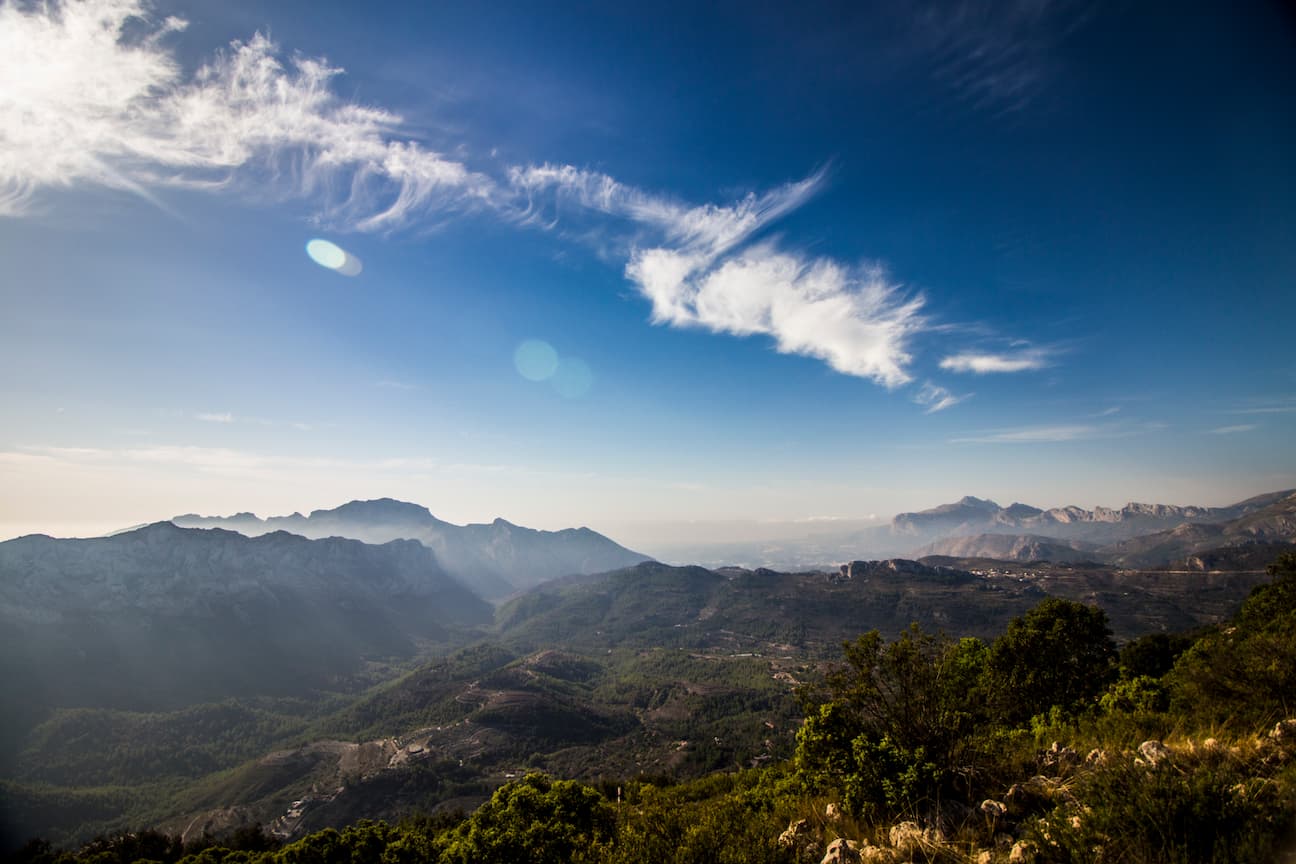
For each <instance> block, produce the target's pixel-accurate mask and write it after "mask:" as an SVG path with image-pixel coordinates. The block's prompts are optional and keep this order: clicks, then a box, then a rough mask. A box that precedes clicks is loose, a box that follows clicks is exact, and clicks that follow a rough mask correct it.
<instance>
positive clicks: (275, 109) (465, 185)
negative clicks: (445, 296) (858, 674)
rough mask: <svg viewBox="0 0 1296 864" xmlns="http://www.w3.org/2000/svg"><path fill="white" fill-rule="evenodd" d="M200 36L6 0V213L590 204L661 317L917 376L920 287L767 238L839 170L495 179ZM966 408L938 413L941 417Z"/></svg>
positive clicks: (1001, 367) (870, 375) (378, 215)
mask: <svg viewBox="0 0 1296 864" xmlns="http://www.w3.org/2000/svg"><path fill="white" fill-rule="evenodd" d="M3 2H4V0H0V3H3ZM184 26H185V22H183V21H181V20H179V19H176V18H166V19H163V20H158V17H157V16H152V15H151V13H150V7H149V6H148V4H147V2H146V0H63V2H62V3H49V4H36V3H31V4H17V3H7V4H4V5H0V215H4V214H9V215H16V214H20V213H23V212H25V211H26V210H27V209H28V208H29V207H30V206H32V204H33V203H34V199H35V198H36V196H37V194H38V193H40V192H42V191H45V190H48V189H50V188H54V187H66V186H74V185H91V186H99V187H108V188H114V189H124V190H130V191H134V192H137V193H139V194H142V195H146V196H147V195H150V194H151V193H152V192H153V191H155V190H157V189H161V188H168V187H190V188H194V187H199V188H211V189H219V188H225V187H231V186H234V187H238V188H240V189H243V190H245V191H248V192H251V191H252V190H263V189H265V190H269V194H271V195H277V196H297V197H301V198H304V199H306V200H307V201H309V202H310V205H311V206H312V207H313V208H314V209H315V210H316V215H317V216H318V217H320V218H321V219H322V220H324V221H326V222H330V223H334V224H337V225H339V226H344V227H348V228H351V229H354V230H361V231H374V230H386V229H392V228H397V227H400V226H404V225H408V224H410V223H412V222H414V221H415V220H416V219H417V218H419V217H420V216H423V215H426V214H428V213H429V212H431V211H438V210H447V209H455V210H468V209H475V208H485V209H489V210H490V211H491V212H493V213H495V214H496V215H497V216H500V217H502V218H507V219H512V220H514V221H517V222H519V223H523V224H528V223H533V224H538V225H547V226H551V225H554V224H556V222H557V221H558V219H559V217H560V214H563V213H564V212H565V211H568V210H570V209H571V208H572V207H575V208H576V209H577V210H578V212H584V213H585V214H595V215H599V216H602V217H604V219H603V222H604V223H606V222H607V221H608V220H607V218H606V217H611V218H612V219H613V220H623V221H624V222H626V223H628V224H629V226H630V228H631V231H630V232H629V233H630V240H629V242H628V246H627V247H625V248H624V250H623V251H624V258H623V260H625V261H626V264H625V275H626V277H627V278H628V279H629V280H630V281H631V282H632V283H633V284H634V286H635V287H636V288H637V290H638V291H639V292H640V293H641V294H642V295H643V296H644V297H645V298H646V299H647V300H648V301H649V302H650V303H651V307H652V308H651V318H652V320H653V321H654V322H655V323H660V324H666V325H669V326H672V327H700V328H704V329H707V330H710V331H712V332H717V333H728V334H732V335H736V336H752V335H764V336H769V337H770V338H772V339H773V341H774V345H775V347H776V349H777V350H778V351H780V352H781V353H785V354H796V355H801V356H806V357H813V358H816V359H819V360H822V361H824V362H825V363H827V364H828V365H829V366H830V367H831V368H833V369H835V370H837V371H838V372H841V373H843V374H847V375H854V376H858V377H862V378H866V379H869V380H872V381H874V382H876V383H878V384H880V385H882V386H884V387H887V388H895V387H898V386H900V385H903V384H906V383H908V382H909V381H911V380H912V379H911V375H910V373H909V371H908V366H909V365H910V363H911V360H912V357H911V354H910V350H909V345H910V342H911V338H912V337H913V336H914V335H915V334H916V333H918V332H920V331H922V330H924V329H925V328H927V327H928V323H927V321H926V320H925V318H924V317H923V316H922V315H921V314H920V313H921V311H922V309H923V306H924V299H923V297H922V296H921V295H917V294H912V293H907V292H905V291H904V290H903V289H902V287H901V286H899V285H897V284H895V283H893V282H891V281H889V280H888V279H887V278H886V277H885V275H884V274H883V273H882V271H881V270H879V269H876V268H870V267H864V266H852V265H849V264H843V263H841V262H838V261H835V260H832V259H830V258H826V257H814V256H809V255H805V254H803V253H800V252H797V251H795V250H791V251H789V250H786V249H782V248H779V247H778V246H776V244H775V243H774V242H772V241H770V240H768V239H767V240H765V241H763V242H758V243H756V244H755V245H753V244H752V241H753V239H754V238H755V235H756V234H757V232H759V231H760V230H762V229H763V228H765V227H766V226H768V225H770V224H771V223H772V222H773V221H774V220H776V219H778V218H780V217H781V216H783V215H785V214H787V213H789V212H791V211H793V210H795V209H796V208H798V207H800V206H802V205H803V204H804V203H805V202H806V201H807V200H809V198H810V197H811V196H813V195H814V194H815V193H816V192H817V191H818V190H819V189H820V188H822V186H823V184H824V182H825V176H826V172H825V171H822V170H821V171H818V172H816V173H813V174H811V175H810V176H808V177H806V178H804V179H802V180H798V181H795V182H790V183H786V184H783V185H781V186H778V187H776V188H774V189H771V190H769V191H767V192H764V193H763V194H757V193H751V194H748V195H746V196H743V197H741V198H739V199H738V200H736V201H734V202H731V203H728V204H714V203H704V204H700V205H699V204H689V203H683V202H681V201H679V200H676V199H673V198H671V197H669V196H664V195H657V194H653V193H650V192H646V191H644V190H641V189H637V188H635V187H633V186H629V185H626V184H624V183H621V182H619V181H618V180H616V179H614V178H612V177H610V176H608V175H606V174H602V173H599V172H595V171H589V170H586V169H581V168H577V167H574V166H571V165H553V164H545V165H538V166H526V167H504V166H498V165H496V166H495V168H494V169H493V172H494V173H493V174H491V173H483V171H477V170H473V169H470V168H469V167H468V166H467V165H466V164H465V162H463V161H459V160H457V159H451V158H448V157H446V156H443V155H441V154H439V153H437V152H435V151H433V150H431V149H428V148H427V147H425V146H424V145H423V144H421V143H418V142H416V141H414V140H410V139H408V138H404V137H402V136H401V131H402V128H403V125H402V119H401V117H400V116H399V115H397V114H395V113H393V112H391V111H389V110H386V109H384V108H381V107H373V106H365V105H361V104H357V103H355V102H351V101H348V100H345V99H342V98H340V97H339V96H338V95H337V94H336V93H335V92H334V89H333V86H334V81H335V79H336V77H337V76H338V75H339V74H340V73H341V70H340V69H337V68H335V67H333V66H331V65H329V64H328V63H327V62H326V61H325V60H322V59H312V58H307V57H301V56H297V55H293V56H292V57H290V58H288V59H285V58H284V57H283V55H282V53H281V52H280V50H279V48H278V46H276V45H275V44H274V43H273V42H271V41H270V40H269V39H268V38H267V37H265V36H264V35H261V34H256V35H254V36H253V37H252V38H250V39H248V40H247V41H241V42H234V43H231V44H230V45H229V46H228V48H227V49H226V50H225V51H223V52H221V53H219V54H217V55H216V56H215V57H214V58H213V59H212V60H211V61H210V62H208V63H207V64H205V65H203V66H202V67H201V68H199V69H198V70H197V71H196V72H194V73H192V74H187V73H185V72H184V70H183V69H182V68H181V66H180V64H179V63H178V62H177V61H176V59H175V57H174V53H173V51H172V50H171V49H170V48H169V47H168V46H167V44H166V43H167V42H168V38H169V37H170V36H171V35H172V34H173V33H174V32H176V31H178V30H181V29H183V28H184ZM601 228H602V229H606V224H604V225H603V226H601ZM599 233H601V234H606V233H607V232H606V230H600V232H599ZM947 364H952V365H947ZM1043 365H1045V363H1044V355H1043V353H1042V352H1040V351H1038V350H1035V351H1024V352H1019V353H1017V354H1013V355H974V354H965V355H957V356H955V357H948V358H946V359H945V361H943V362H942V366H945V368H950V369H955V370H956V371H964V370H965V369H966V370H967V371H977V372H985V371H1018V370H1021V369H1027V368H1039V367H1041V366H1043ZM958 398H963V397H958ZM951 399H954V400H955V401H957V399H956V398H955V397H952V396H950V395H949V394H948V393H946V394H945V395H943V396H940V397H939V398H933V399H931V400H930V401H927V402H923V403H921V404H925V405H928V406H929V410H931V411H937V410H941V409H943V408H945V407H948V406H949V405H952V404H954V401H949V400H951ZM214 417H215V415H212V416H211V417H207V418H204V419H212V420H214ZM231 419H233V418H231ZM219 422H226V421H219Z"/></svg>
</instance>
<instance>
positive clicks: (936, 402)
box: [913, 381, 972, 414]
mask: <svg viewBox="0 0 1296 864" xmlns="http://www.w3.org/2000/svg"><path fill="white" fill-rule="evenodd" d="M971 398H972V394H971V393H964V394H963V395H962V396H955V395H954V394H953V393H951V392H950V391H949V390H948V389H946V388H944V387H941V386H940V385H938V384H933V383H931V382H930V381H927V382H924V383H923V385H922V387H920V388H918V392H917V393H915V394H914V397H913V401H914V402H915V403H916V404H918V405H925V406H927V411H926V412H925V413H927V414H935V413H936V412H937V411H944V410H945V409H946V408H952V407H953V406H955V405H957V404H958V403H960V402H962V401H964V400H965V399H971Z"/></svg>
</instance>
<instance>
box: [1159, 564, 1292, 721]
mask: <svg viewBox="0 0 1296 864" xmlns="http://www.w3.org/2000/svg"><path fill="white" fill-rule="evenodd" d="M1268 569H1269V574H1270V575H1271V576H1273V581H1272V582H1269V583H1268V584H1265V585H1260V586H1257V587H1256V588H1255V589H1254V590H1253V591H1252V592H1251V596H1249V597H1248V598H1247V600H1246V602H1245V603H1243V604H1242V608H1241V610H1240V611H1239V612H1238V614H1237V615H1236V616H1234V618H1233V620H1232V621H1231V622H1230V623H1229V625H1228V626H1225V627H1223V628H1221V629H1219V630H1217V631H1215V632H1213V633H1210V634H1208V635H1206V636H1203V637H1202V638H1201V639H1199V640H1198V641H1197V643H1196V644H1195V645H1193V647H1192V648H1190V649H1188V650H1187V651H1186V652H1184V654H1183V655H1182V656H1181V657H1180V658H1179V661H1178V662H1177V663H1176V664H1175V668H1174V669H1173V670H1172V671H1171V672H1170V674H1169V675H1168V676H1167V680H1168V681H1169V682H1170V684H1171V687H1172V690H1173V693H1174V703H1175V704H1176V705H1177V707H1178V708H1179V710H1181V711H1183V712H1185V713H1188V714H1193V715H1196V716H1198V717H1200V718H1201V719H1204V720H1207V721H1210V722H1216V723H1223V722H1228V721H1230V720H1231V721H1236V722H1239V723H1240V724H1242V725H1243V726H1247V727H1251V726H1254V725H1257V724H1260V723H1264V722H1271V721H1273V720H1274V719H1284V718H1287V717H1290V716H1292V715H1293V714H1296V554H1292V553H1287V554H1285V555H1283V556H1281V557H1280V558H1279V559H1278V560H1277V561H1276V562H1274V563H1273V564H1271V565H1269V568H1268Z"/></svg>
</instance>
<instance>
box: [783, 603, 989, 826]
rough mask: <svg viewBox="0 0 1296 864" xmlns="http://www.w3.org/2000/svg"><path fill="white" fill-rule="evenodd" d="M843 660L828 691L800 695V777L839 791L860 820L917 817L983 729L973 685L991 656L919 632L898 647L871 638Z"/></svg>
mask: <svg viewBox="0 0 1296 864" xmlns="http://www.w3.org/2000/svg"><path fill="white" fill-rule="evenodd" d="M844 651H845V659H846V663H845V665H844V666H843V667H842V668H840V669H838V670H837V671H835V672H833V673H832V674H830V675H829V676H828V677H827V679H826V681H825V685H826V689H825V690H824V691H819V692H809V691H807V692H804V693H803V694H802V701H803V703H804V707H805V712H806V721H805V723H804V724H803V725H802V727H801V730H800V732H799V733H798V734H797V756H796V759H797V767H798V770H799V771H800V772H801V774H802V776H803V777H804V778H805V779H807V780H809V781H810V782H811V784H812V785H813V784H816V783H821V782H825V781H827V782H829V783H831V784H833V785H836V786H839V787H840V788H841V789H842V791H843V793H844V797H845V802H844V803H845V804H846V805H847V806H848V807H849V808H850V809H852V810H853V811H855V812H857V813H860V812H863V811H865V810H870V809H874V808H884V809H886V810H889V811H893V812H895V811H912V810H915V809H917V808H919V807H920V806H922V805H924V804H927V803H931V802H934V801H935V800H937V799H939V797H940V794H941V792H942V789H943V787H944V786H945V785H947V783H948V782H949V781H950V780H951V779H952V778H953V776H954V774H955V772H956V771H957V769H959V768H960V767H962V766H963V764H964V763H965V761H966V760H967V758H968V755H969V754H968V750H969V749H970V748H971V746H972V743H973V741H974V737H975V734H976V730H977V724H978V721H980V720H981V719H983V715H982V713H981V711H980V707H979V706H980V705H981V704H982V700H981V699H980V698H978V692H977V691H978V683H977V682H978V680H979V679H980V677H981V672H982V666H983V664H984V659H985V646H984V645H983V644H982V643H981V642H980V641H978V640H976V639H964V640H962V641H961V642H953V641H951V640H949V639H945V638H942V637H937V636H933V635H931V634H928V633H924V632H923V631H922V629H921V628H920V627H918V625H917V624H914V625H912V626H911V627H910V628H909V629H908V630H907V631H905V632H904V633H903V634H902V635H901V636H900V638H899V639H896V640H895V641H894V642H889V643H888V642H886V641H885V640H884V639H883V638H882V636H881V634H879V633H878V632H877V631H876V630H874V631H872V632H870V633H866V634H865V635H863V636H861V637H859V639H857V640H856V641H854V642H848V643H846V644H845V645H844Z"/></svg>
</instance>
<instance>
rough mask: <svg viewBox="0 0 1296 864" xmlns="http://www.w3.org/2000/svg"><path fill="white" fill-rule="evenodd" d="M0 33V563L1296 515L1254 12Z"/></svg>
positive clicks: (247, 20) (317, 20)
mask: <svg viewBox="0 0 1296 864" xmlns="http://www.w3.org/2000/svg"><path fill="white" fill-rule="evenodd" d="M384 8H385V10H389V11H386V14H383V15H373V14H361V13H360V12H359V11H358V10H352V9H349V8H348V7H337V8H333V7H328V6H320V5H319V4H307V3H305V2H297V0H289V2H283V3H276V4H273V5H267V4H258V3H253V2H250V0H231V2H228V3H222V4H216V5H215V6H213V5H212V4H199V3H193V2H186V0H178V2H164V0H158V2H153V3H145V2H142V0H79V2H63V3H51V4H35V3H27V2H14V0H5V2H0V261H2V262H3V271H2V273H0V303H2V304H3V309H4V314H3V315H0V369H2V370H3V373H0V399H3V405H4V408H3V415H2V416H3V423H0V488H3V489H4V490H5V491H4V494H3V495H0V539H2V538H6V537H11V536H17V535H19V534H24V533H33V532H43V533H51V534H56V535H95V534H100V533H103V532H105V531H110V530H115V529H120V528H124V527H127V526H129V525H133V524H138V523H140V522H148V521H156V520H159V519H165V518H168V517H170V516H173V515H176V514H179V513H186V512H198V513H203V514H209V515H211V514H229V513H233V512H236V511H254V512H256V513H258V514H260V515H262V516H268V515H277V514H285V513H290V512H293V511H302V512H307V511H309V510H313V509H320V508H328V507H334V506H337V505H338V504H341V503H343V502H345V501H347V500H352V499H366V498H378V497H393V498H399V499H402V500H407V501H412V502H416V503H419V504H422V505H424V506H427V507H428V508H429V509H430V510H431V511H432V512H433V513H434V514H435V515H437V516H438V517H440V518H442V519H446V520H448V521H452V522H456V523H460V524H462V523H466V522H486V521H490V520H492V519H493V518H495V517H497V516H498V517H503V518H506V519H508V520H509V521H512V522H515V523H517V524H523V525H527V526H531V527H537V528H550V529H553V528H562V527H568V526H576V525H588V526H590V527H592V528H595V529H596V530H599V531H602V532H603V533H606V534H608V535H609V536H611V537H613V538H614V539H616V540H618V541H619V542H623V543H625V544H627V545H629V546H632V547H643V548H644V550H645V551H649V552H650V553H651V548H652V546H653V544H657V543H665V542H669V541H670V540H671V539H672V538H674V539H684V538H689V537H694V536H697V537H701V536H702V535H705V537H706V538H708V539H714V540H723V539H727V538H734V539H742V540H753V541H756V540H760V539H762V538H766V539H768V538H774V537H784V536H795V534H796V532H800V531H802V530H803V529H804V532H805V533H813V532H819V531H827V530H830V529H829V528H828V527H826V526H837V525H863V524H877V523H880V522H882V521H884V520H886V519H888V518H890V516H891V515H893V514H894V513H897V512H901V511H908V510H920V509H924V508H928V507H932V506H935V505H938V504H941V503H946V502H949V501H954V500H957V499H958V498H961V497H962V496H964V495H975V496H978V497H985V498H993V499H995V500H997V501H999V502H1000V503H1002V504H1008V503H1011V502H1013V501H1022V502H1025V503H1029V504H1032V505H1035V506H1040V507H1054V506H1063V505H1068V504H1077V505H1081V506H1084V507H1093V506H1095V505H1103V506H1108V507H1119V506H1121V505H1123V504H1124V503H1126V502H1128V501H1141V502H1148V503H1168V504H1198V505H1223V504H1228V503H1232V502H1234V501H1238V500H1241V499H1244V498H1246V497H1249V496H1251V495H1255V494H1258V493H1262V492H1268V491H1273V490H1277V489H1284V488H1291V487H1293V486H1296V455H1294V454H1296V451H1294V450H1293V448H1292V446H1291V442H1292V441H1293V440H1296V357H1293V355H1292V353H1291V351H1290V349H1289V345H1290V341H1291V340H1290V333H1291V322H1292V320H1294V316H1293V313H1296V290H1293V289H1296V284H1294V283H1296V247H1294V246H1293V244H1292V242H1291V238H1292V237H1296V168H1294V167H1293V164H1292V160H1291V159H1290V154H1291V153H1293V152H1296V115H1294V114H1293V112H1292V111H1291V109H1290V106H1291V105H1292V104H1296V59H1294V58H1296V50H1294V49H1296V24H1294V23H1293V19H1292V17H1291V16H1290V15H1289V14H1288V13H1286V12H1285V11H1284V9H1283V7H1282V6H1281V5H1280V4H1277V3H1266V2H1261V0H1255V2H1250V3H1245V4H1243V6H1242V7H1238V6H1236V5H1233V6H1225V5H1224V4H1211V3H1202V4H1196V5H1194V6H1193V7H1192V8H1191V9H1189V10H1185V9H1184V8H1183V7H1181V6H1177V7H1174V8H1173V9H1171V8H1170V7H1165V8H1157V7H1155V6H1146V5H1139V6H1137V7H1136V8H1130V7H1129V6H1128V5H1127V4H1107V5H1100V6H1099V7H1097V8H1094V9H1089V8H1088V7H1085V8H1081V6H1080V5H1079V4H1074V3H1070V2H1061V0H1051V2H1045V3H1040V4H1029V5H1028V6H1022V7H1017V6H1011V5H1010V6H1003V5H1002V4H988V3H987V4H980V3H974V2H970V0H969V2H956V3H926V4H920V6H919V7H914V6H913V5H912V4H904V3H884V4H879V5H875V6H873V7H871V8H870V9H868V10H860V9H855V8H854V7H849V6H837V5H833V4H822V5H815V6H813V7H812V8H810V9H809V10H807V11H804V12H801V13H799V14H797V15H795V16H792V15H789V14H788V13H787V12H786V11H785V10H784V9H783V8H782V7H780V6H779V5H777V4H768V5H756V6H750V5H744V6H742V7H733V8H729V9H720V10H714V11H701V12H700V11H698V10H697V9H695V8H692V7H691V6H689V5H686V4H679V5H674V6H667V7H661V8H660V9H659V10H657V11H654V12H653V13H652V14H649V13H648V12H647V11H645V10H604V11H599V12H593V11H590V10H588V9H581V8H577V7H576V6H575V5H570V6H569V5H567V4H549V5H547V6H546V7H545V8H544V9H541V8H540V7H538V6H535V5H534V4H521V3H519V4H510V5H508V6H507V7H500V10H499V12H498V13H497V14H494V15H491V16H486V15H483V14H481V13H480V12H478V11H474V10H472V9H453V8H428V7H427V4H407V5H406V4H399V5H397V6H391V7H384Z"/></svg>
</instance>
